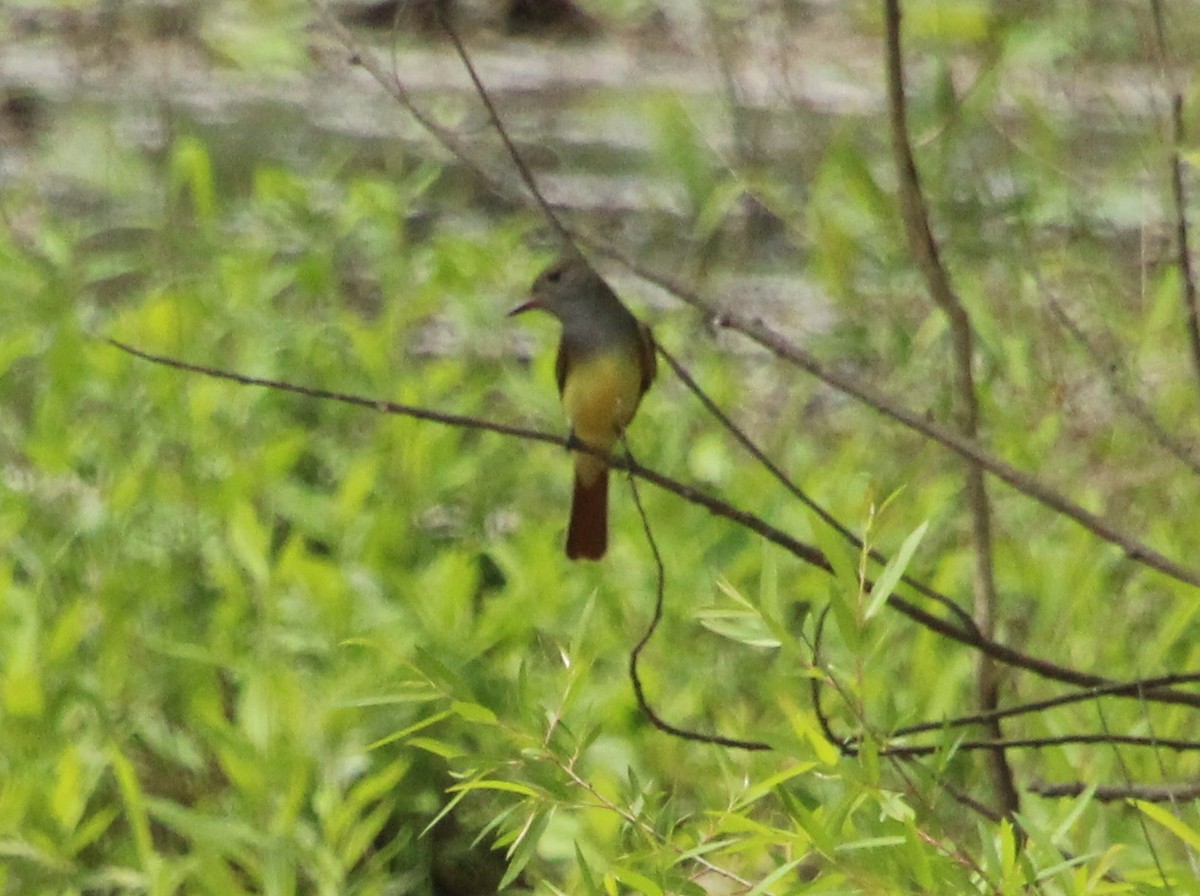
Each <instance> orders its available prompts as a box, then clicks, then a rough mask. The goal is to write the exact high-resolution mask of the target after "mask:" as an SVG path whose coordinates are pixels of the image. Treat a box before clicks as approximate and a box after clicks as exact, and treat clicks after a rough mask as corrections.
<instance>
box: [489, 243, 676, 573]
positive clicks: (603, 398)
mask: <svg viewBox="0 0 1200 896" xmlns="http://www.w3.org/2000/svg"><path fill="white" fill-rule="evenodd" d="M534 309H540V310H542V311H548V312H550V313H551V314H553V315H554V316H555V317H557V318H558V320H559V323H561V324H562V341H561V342H560V343H559V345H558V360H557V361H556V362H555V366H554V374H555V377H556V378H557V380H558V392H559V394H560V395H561V396H562V404H563V410H564V411H566V414H567V420H568V422H569V423H570V424H571V434H572V435H573V436H574V438H576V439H578V440H579V442H581V443H583V444H585V445H589V446H591V447H593V448H599V449H601V450H604V451H611V450H612V448H613V446H614V445H615V444H616V443H617V439H618V438H620V436H621V433H622V432H623V431H624V429H625V427H626V426H628V425H629V421H630V420H632V419H633V415H634V413H635V412H636V411H637V407H638V402H640V401H641V400H642V395H643V394H645V392H646V390H647V389H649V388H650V383H652V382H653V381H654V372H655V367H656V364H655V352H654V339H653V338H652V337H651V336H650V329H649V328H648V327H647V326H646V325H645V324H643V323H641V322H640V321H639V320H638V319H637V318H636V317H634V316H633V315H632V314H631V313H630V312H629V309H628V308H626V307H625V306H624V305H622V304H621V300H620V299H618V298H617V295H616V293H614V292H613V291H612V289H611V288H610V287H609V285H608V284H607V283H605V282H604V281H603V280H602V279H601V278H600V275H599V274H597V273H596V272H595V271H594V270H593V269H592V266H591V265H589V264H588V263H587V261H586V260H585V259H584V258H583V257H582V256H579V255H572V256H568V257H565V258H563V259H560V260H559V261H557V262H555V263H554V264H552V265H551V266H550V267H548V268H546V270H544V271H542V273H541V274H540V275H538V278H537V280H535V281H534V283H533V290H532V295H531V298H530V299H529V301H528V302H526V303H525V304H523V305H520V306H518V307H516V308H514V309H513V310H512V311H510V312H509V315H510V316H511V315H513V314H520V313H522V312H524V311H532V310H534ZM607 548H608V464H607V463H606V462H605V461H604V459H603V458H601V457H597V456H596V455H594V454H589V453H587V452H582V451H576V452H575V492H574V495H573V497H572V499H571V522H570V525H569V526H568V527H567V556H568V557H570V558H571V559H572V560H578V559H581V558H582V559H585V560H599V559H600V558H601V557H603V556H604V552H605V550H606V549H607Z"/></svg>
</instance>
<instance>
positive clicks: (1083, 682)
mask: <svg viewBox="0 0 1200 896" xmlns="http://www.w3.org/2000/svg"><path fill="white" fill-rule="evenodd" d="M106 341H107V342H108V343H109V344H110V345H112V346H113V347H115V348H117V349H120V350H121V351H123V352H126V353H127V354H130V355H133V356H134V357H137V358H141V359H143V360H145V361H150V362H152V363H154V364H160V365H163V366H166V367H171V368H174V369H176V370H182V371H186V372H188V373H198V374H201V375H203V376H208V377H213V378H214V379H222V380H227V381H229V382H234V383H239V384H241V385H244V386H259V387H262V388H266V389H275V390H278V391H281V392H290V393H293V394H295V395H303V396H306V397H309V398H317V399H324V400H329V401H338V402H342V403H343V404H350V405H355V406H357V407H361V408H366V409H368V410H373V411H376V412H378V413H382V414H399V415H401V416H408V417H413V418H416V419H418V420H428V421H431V422H433V423H440V424H444V425H447V426H456V427H465V428H469V429H482V430H486V431H488V432H494V433H497V434H499V435H505V436H511V437H514V438H520V439H529V440H532V441H537V442H542V443H545V444H550V445H558V446H560V447H562V448H570V449H571V450H573V451H587V452H589V453H592V454H595V455H597V456H599V457H604V458H605V459H606V460H607V461H608V463H609V464H610V465H611V466H612V467H613V468H614V469H618V470H627V471H628V472H630V473H632V474H633V475H635V476H638V477H639V478H641V479H644V480H646V481H647V482H650V483H652V484H653V485H656V486H658V487H659V488H661V489H663V490H664V491H668V492H670V493H672V494H674V495H676V496H678V497H680V498H682V499H683V500H685V501H688V502H690V503H692V504H696V505H697V506H700V507H704V508H705V509H706V510H708V511H709V512H710V513H712V514H713V515H714V516H719V517H721V518H722V519H727V520H729V521H731V522H733V523H736V524H738V525H740V526H743V527H745V528H747V529H749V530H751V531H753V532H754V533H756V534H758V535H760V536H761V537H762V538H764V539H766V540H767V541H769V542H771V543H772V544H775V545H777V546H778V547H781V548H783V549H784V550H785V551H787V552H788V553H790V554H791V555H792V556H794V557H796V558H797V559H799V560H803V561H804V562H806V563H809V564H811V565H813V566H815V567H817V568H818V569H821V570H823V571H825V572H830V573H831V572H833V566H832V564H830V562H829V560H828V559H827V558H826V557H825V555H824V554H823V553H821V551H820V550H818V549H817V548H815V547H812V546H811V545H808V544H805V543H804V542H802V541H799V540H798V539H796V538H793V537H792V536H790V535H788V534H787V533H786V532H783V531H781V530H779V529H777V528H775V527H774V526H771V525H770V524H769V523H767V522H765V521H764V520H762V519H760V518H759V517H756V516H754V515H753V514H751V513H747V512H746V511H744V510H739V509H738V508H736V507H734V506H733V505H731V504H729V503H727V502H725V501H722V500H721V499H719V498H715V497H713V496H712V495H709V494H706V493H704V492H702V491H700V490H699V489H696V488H693V487H692V486H689V485H687V484H685V483H682V482H679V481H677V480H675V479H672V478H671V477H669V476H665V475H663V474H662V473H659V472H658V471H657V470H653V469H651V468H649V467H645V466H642V465H641V464H640V463H638V462H637V461H635V460H634V459H633V458H630V457H621V456H615V455H609V454H607V453H605V452H604V451H601V450H599V449H596V448H593V447H592V446H589V445H584V444H580V443H577V442H576V443H572V442H571V441H570V439H569V438H568V437H563V436H559V435H554V434H552V433H546V432H540V431H538V430H532V429H526V428H524V427H519V426H510V425H508V424H504V423H494V422H492V421H490V420H483V419H480V418H478V417H471V416H466V415H463V414H450V413H445V412H442V411H433V410H429V409H428V408H421V407H415V406H413V405H406V404H401V403H399V402H394V401H385V400H382V399H376V398H366V397H364V396H360V395H352V394H348V393H344V392H337V391H334V390H331V389H318V388H313V387H310V386H301V385H297V384H295V383H289V382H285V381H283V380H272V379H266V378H263V377H254V376H246V375H244V374H240V373H232V372H230V371H226V370H221V369H220V368H216V367H209V366H206V365H203V364H193V363H191V362H189V361H181V360H179V359H177V358H172V357H169V356H166V355H158V354H154V353H153V352H147V351H144V350H143V349H139V348H135V347H134V346H131V345H128V344H126V343H124V342H121V341H119V340H116V339H107V340H106ZM867 584H868V586H870V584H871V583H870V582H868V583H867ZM888 606H889V607H892V608H893V609H895V610H897V611H899V612H900V613H902V614H903V615H905V616H907V617H909V618H910V619H912V620H913V621H914V622H916V623H918V624H919V625H922V626H924V627H925V628H928V629H930V630H931V631H934V632H937V633H938V634H940V635H942V636H944V637H946V638H949V639H950V640H952V641H956V642H958V643H960V644H963V645H965V646H967V647H972V648H974V649H976V650H982V651H984V652H986V653H987V654H988V655H989V656H991V657H993V658H994V659H997V660H999V661H1001V662H1003V663H1005V664H1006V665H1010V666H1015V667H1017V668H1021V669H1026V670H1028V671H1030V672H1032V673H1034V674H1035V675H1038V676H1039V677H1042V678H1046V679H1050V680H1052V681H1058V682H1062V683H1063V684H1070V685H1075V686H1078V687H1085V688H1091V687H1107V686H1111V685H1114V684H1117V683H1116V682H1113V681H1111V680H1109V679H1106V678H1102V677H1101V676H1099V675H1093V674H1091V673H1087V672H1079V671H1077V670H1075V669H1069V668H1066V667H1063V666H1058V665H1056V664H1054V663H1051V662H1048V661H1046V660H1042V659H1038V658H1037V657H1032V656H1028V655H1026V654H1023V653H1021V652H1020V651H1018V650H1015V649H1013V648H1012V647H1009V646H1007V645H1005V644H1001V643H999V642H996V641H991V640H988V639H987V638H983V637H982V636H980V635H979V634H978V633H977V632H976V631H974V630H973V629H961V628H959V627H957V626H955V625H953V624H951V623H949V622H947V621H945V620H944V619H939V618H938V617H937V616H934V615H933V614H932V613H930V612H928V611H927V610H923V609H922V608H920V607H918V606H916V605H915V604H913V603H911V602H909V601H907V600H905V599H904V598H902V597H900V596H898V595H896V594H893V595H891V596H890V597H889V598H888ZM1140 699H1145V700H1148V701H1152V702H1156V703H1171V704H1182V705H1187V706H1200V694H1189V693H1184V692H1181V691H1173V690H1168V689H1161V690H1159V689H1156V690H1154V691H1150V692H1147V693H1145V694H1142V695H1140Z"/></svg>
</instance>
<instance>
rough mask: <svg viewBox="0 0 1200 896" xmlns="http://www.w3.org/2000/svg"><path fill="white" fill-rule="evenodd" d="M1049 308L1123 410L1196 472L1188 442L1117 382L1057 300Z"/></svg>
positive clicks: (1197, 462) (1116, 372) (1115, 371)
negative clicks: (1175, 433) (1168, 428)
mask: <svg viewBox="0 0 1200 896" xmlns="http://www.w3.org/2000/svg"><path fill="white" fill-rule="evenodd" d="M1049 308H1050V313H1051V314H1053V315H1054V318H1055V319H1056V320H1057V321H1058V322H1059V324H1060V325H1061V326H1062V328H1063V329H1064V330H1066V331H1067V332H1068V333H1069V334H1070V335H1071V338H1073V339H1074V340H1075V341H1076V342H1078V343H1079V344H1080V345H1081V346H1083V350H1084V351H1085V352H1086V353H1087V356H1088V358H1089V359H1090V360H1091V362H1092V366H1093V368H1094V369H1095V370H1096V372H1097V373H1099V374H1100V376H1101V377H1103V378H1104V381H1105V382H1106V383H1108V390H1109V392H1111V393H1112V395H1113V397H1114V398H1115V399H1116V400H1117V402H1118V404H1120V405H1121V406H1122V407H1123V408H1125V412H1126V413H1127V414H1129V415H1130V416H1131V417H1133V418H1134V419H1135V420H1137V422H1138V423H1140V424H1141V425H1142V426H1143V427H1144V428H1145V430H1146V431H1147V432H1148V433H1150V435H1151V436H1152V437H1153V438H1154V441H1156V442H1157V443H1158V444H1159V445H1161V446H1162V447H1163V449H1164V450H1165V451H1167V452H1168V453H1169V454H1170V455H1171V456H1172V457H1174V458H1175V459H1176V460H1178V461H1179V462H1180V463H1181V464H1184V465H1185V466H1187V467H1188V468H1189V469H1190V470H1191V471H1192V472H1193V473H1196V474H1200V458H1197V457H1196V455H1195V452H1194V451H1193V450H1192V449H1191V448H1190V447H1189V446H1188V445H1186V444H1184V443H1183V441H1182V440H1180V439H1179V438H1177V437H1176V436H1174V435H1173V434H1172V433H1170V432H1168V431H1167V430H1166V429H1165V428H1164V427H1163V425H1162V424H1161V423H1159V421H1158V419H1157V418H1156V417H1155V416H1154V411H1153V410H1152V409H1151V408H1150V406H1149V405H1147V404H1146V402H1145V401H1143V400H1142V399H1141V397H1140V396H1138V395H1136V394H1135V393H1134V392H1132V391H1130V390H1129V389H1128V388H1126V386H1125V384H1124V383H1123V382H1121V377H1120V373H1121V371H1120V368H1118V366H1117V365H1116V363H1115V362H1113V361H1109V360H1106V359H1105V357H1104V355H1103V353H1102V352H1101V351H1100V348H1099V347H1098V346H1097V345H1096V343H1095V342H1093V341H1092V339H1091V337H1089V336H1088V334H1087V333H1085V332H1084V330H1083V327H1081V326H1080V325H1079V324H1078V323H1077V322H1076V321H1075V320H1074V319H1072V317H1071V316H1070V315H1069V314H1068V313H1067V311H1066V309H1065V308H1063V307H1062V306H1061V305H1060V304H1059V303H1058V302H1056V301H1054V300H1053V299H1051V300H1050V302H1049Z"/></svg>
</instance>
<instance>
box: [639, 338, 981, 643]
mask: <svg viewBox="0 0 1200 896" xmlns="http://www.w3.org/2000/svg"><path fill="white" fill-rule="evenodd" d="M656 348H657V349H658V354H659V355H660V356H661V357H662V359H663V360H664V361H666V362H667V365H668V366H669V367H670V368H671V370H672V371H673V372H674V374H675V376H677V377H678V378H679V380H680V381H681V382H682V383H683V384H684V385H685V386H687V388H688V389H689V391H691V393H692V394H693V395H695V396H696V398H697V399H699V401H700V403H701V404H702V405H704V409H705V410H706V411H708V413H709V415H710V416H711V417H713V418H714V419H716V421H717V422H718V423H720V424H721V426H722V427H723V428H724V429H725V431H726V432H728V433H729V434H730V435H732V436H733V437H734V439H736V440H737V442H738V443H739V444H740V445H741V446H742V447H743V448H745V449H746V451H747V452H749V454H750V456H751V457H753V458H754V459H755V460H756V461H758V463H759V465H760V466H762V468H763V469H765V470H766V471H767V472H768V473H770V474H771V475H772V476H773V477H775V481H776V482H778V483H779V484H780V485H782V486H783V487H784V488H785V489H787V490H788V492H790V493H791V494H792V496H793V497H795V498H796V499H797V500H798V501H800V503H801V504H803V505H804V506H805V507H807V508H808V509H809V510H811V511H812V512H813V513H815V514H816V515H817V516H818V517H819V518H820V520H821V522H823V523H825V525H827V526H829V527H830V528H831V529H833V530H834V531H835V532H837V533H838V535H840V536H841V537H842V538H843V539H844V540H845V541H847V542H849V543H850V544H852V545H854V547H855V549H856V550H859V551H861V550H862V549H863V541H862V539H861V538H859V537H858V536H857V535H855V534H854V533H853V532H852V531H850V529H848V528H847V527H846V526H844V525H842V524H841V522H839V521H838V519H837V518H836V517H834V516H833V514H831V513H830V512H829V511H828V510H826V509H825V508H824V507H822V506H821V505H820V504H818V503H817V502H816V501H815V500H814V499H813V498H812V497H810V496H809V495H808V494H807V493H806V492H805V491H804V490H803V489H801V488H800V486H798V485H796V483H795V482H793V481H792V480H791V478H789V477H788V475H787V473H785V472H784V471H783V468H782V467H780V466H779V464H777V463H775V461H773V460H772V459H771V458H770V457H768V456H767V454H766V452H764V451H763V450H762V448H760V447H759V446H758V445H757V444H755V442H754V440H753V439H751V438H750V436H749V435H747V434H746V431H745V430H743V429H742V428H741V427H740V426H738V425H737V424H736V423H735V422H734V421H733V419H732V418H731V417H730V416H729V415H728V414H726V413H725V412H724V411H723V410H721V408H720V407H719V406H718V405H717V403H716V402H715V401H713V400H712V398H711V397H710V396H709V395H708V393H707V392H705V391H704V390H703V389H702V388H700V385H699V383H697V382H696V380H695V379H694V378H693V377H692V375H691V374H690V373H689V372H688V370H687V368H686V367H684V366H683V364H681V363H680V362H679V361H678V360H677V359H676V358H675V357H674V355H672V354H671V353H670V352H668V351H667V350H666V349H665V348H663V347H662V345H657V346H656ZM868 556H869V557H870V558H871V559H872V560H873V561H875V562H876V563H878V564H880V565H881V566H883V565H885V564H886V563H887V562H888V558H887V557H885V556H884V555H883V554H881V553H880V552H879V551H878V550H876V549H875V548H871V549H870V551H869V553H868ZM900 581H902V582H904V584H906V585H908V586H909V587H910V588H912V589H913V590H914V591H917V592H918V593H920V594H922V595H924V596H925V597H928V598H929V599H930V600H935V601H937V602H938V603H940V604H941V605H942V606H944V607H945V608H946V609H947V610H949V611H950V612H951V613H953V614H954V615H955V616H957V617H958V620H959V622H961V623H962V624H963V625H964V626H965V627H966V628H967V629H971V630H974V631H975V633H976V634H979V630H978V628H977V627H976V625H975V620H974V619H972V618H971V616H970V614H969V613H967V612H966V611H965V610H964V609H963V608H962V607H960V606H959V605H958V604H956V603H955V602H954V601H953V600H952V599H951V598H950V597H948V596H947V595H945V594H942V593H941V592H939V591H935V590H934V589H933V588H930V587H929V586H928V585H926V584H925V583H924V582H921V581H920V580H918V579H914V578H913V577H912V576H910V575H908V574H907V573H905V574H904V575H902V576H901V577H900Z"/></svg>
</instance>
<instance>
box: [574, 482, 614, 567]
mask: <svg viewBox="0 0 1200 896" xmlns="http://www.w3.org/2000/svg"><path fill="white" fill-rule="evenodd" d="M607 549H608V470H607V469H605V470H602V471H600V473H599V475H597V476H595V477H593V479H592V481H591V482H590V483H585V482H584V481H583V479H582V478H581V477H580V476H579V473H578V471H576V474H575V493H574V495H573V496H572V497H571V522H570V524H569V525H568V526H567V556H568V557H570V558H571V559H572V560H599V559H600V558H601V557H603V556H604V552H605V550H607Z"/></svg>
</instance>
